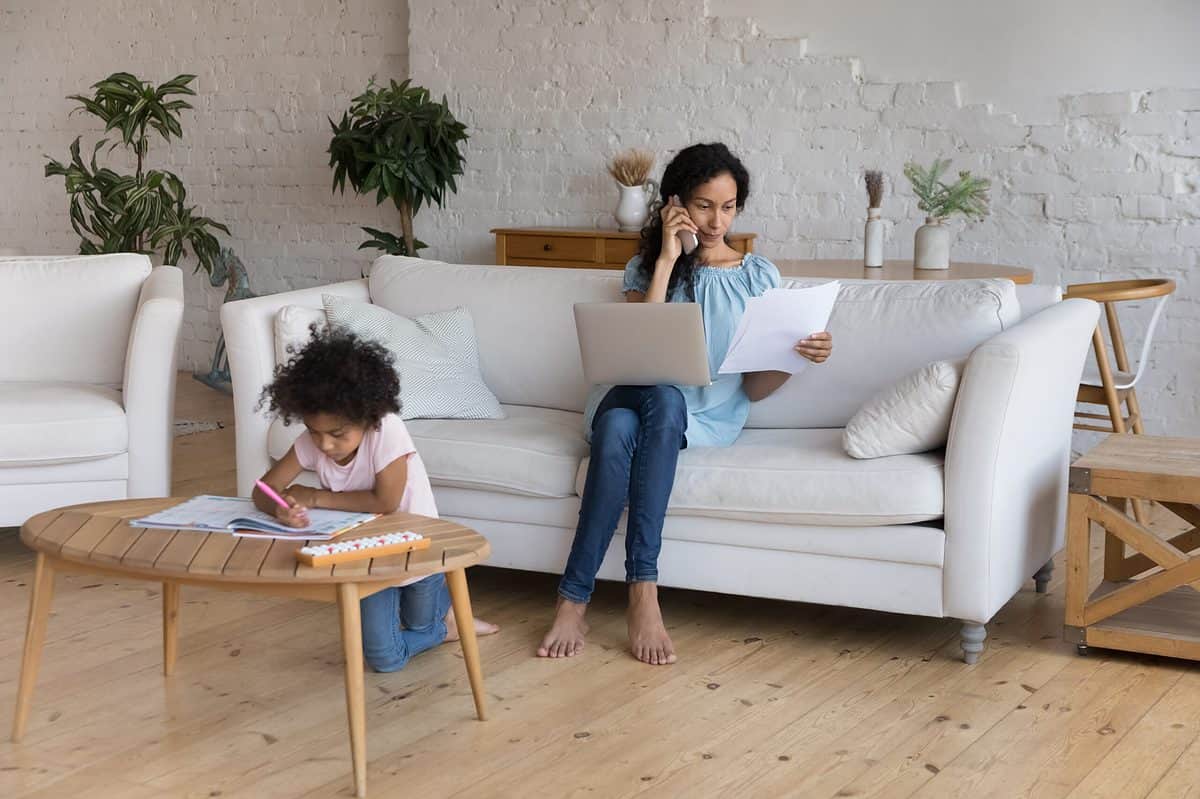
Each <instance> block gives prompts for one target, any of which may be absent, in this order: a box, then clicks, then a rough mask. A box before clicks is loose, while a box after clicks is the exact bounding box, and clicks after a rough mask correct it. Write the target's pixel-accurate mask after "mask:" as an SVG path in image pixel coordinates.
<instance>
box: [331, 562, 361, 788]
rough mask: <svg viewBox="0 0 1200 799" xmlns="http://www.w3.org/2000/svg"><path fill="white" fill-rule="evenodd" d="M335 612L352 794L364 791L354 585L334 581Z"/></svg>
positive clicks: (358, 630) (358, 618) (358, 632)
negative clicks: (339, 636)
mask: <svg viewBox="0 0 1200 799" xmlns="http://www.w3.org/2000/svg"><path fill="white" fill-rule="evenodd" d="M338 611H339V613H338V616H339V618H340V620H341V625H342V652H343V654H344V655H345V658H346V715H347V716H348V717H349V719H350V756H351V758H352V759H353V761H354V795H355V796H366V795H367V711H366V706H365V700H364V698H363V651H362V620H361V616H360V614H359V607H358V586H357V585H356V584H355V583H339V584H338Z"/></svg>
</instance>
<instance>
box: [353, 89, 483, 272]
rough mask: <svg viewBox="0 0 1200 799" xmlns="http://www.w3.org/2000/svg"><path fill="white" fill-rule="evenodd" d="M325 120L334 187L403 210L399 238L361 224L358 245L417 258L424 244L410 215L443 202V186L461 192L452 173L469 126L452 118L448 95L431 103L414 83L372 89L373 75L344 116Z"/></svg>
mask: <svg viewBox="0 0 1200 799" xmlns="http://www.w3.org/2000/svg"><path fill="white" fill-rule="evenodd" d="M329 124H330V126H331V127H332V128H333V139H332V140H331V141H330V142H329V165H330V166H331V167H333V189H334V190H335V191H341V192H342V193H345V191H346V181H347V180H348V181H349V182H350V186H351V188H353V189H354V191H355V192H356V193H357V194H368V193H370V192H372V191H373V192H375V203H376V204H377V205H378V204H380V203H382V202H383V201H384V200H387V199H390V200H391V201H392V202H393V203H394V204H395V206H396V210H397V211H399V212H400V230H401V235H400V236H396V235H394V234H392V233H389V232H387V231H385V230H376V229H375V228H368V227H364V228H363V230H364V231H365V232H366V233H368V234H369V235H370V236H371V239H369V240H368V241H365V242H363V243H362V244H361V245H359V249H360V250H361V249H363V248H366V247H373V248H376V249H380V250H383V251H384V252H387V253H389V254H391V255H414V256H415V255H417V251H418V250H420V249H422V248H424V247H425V246H426V245H425V243H424V242H422V241H420V240H419V239H417V238H416V237H415V235H414V234H413V217H414V216H415V215H416V214H417V212H418V211H420V210H421V206H422V205H427V204H428V205H432V204H433V203H437V204H438V205H439V206H441V205H442V204H443V203H444V201H445V198H446V191H447V190H449V191H452V192H454V191H458V186H457V185H456V184H455V182H454V178H455V176H457V175H461V174H462V173H463V163H464V161H465V158H464V157H463V154H462V150H461V144H462V143H463V142H464V141H466V140H467V138H468V137H467V128H466V125H464V124H462V123H461V122H459V121H458V120H457V119H455V118H454V114H452V113H451V112H450V108H449V106H448V105H447V104H446V98H445V96H443V97H442V101H441V102H440V103H439V102H434V101H433V100H432V99H431V98H430V95H429V90H427V89H425V88H422V87H420V86H414V85H412V82H411V81H408V80H406V81H404V82H403V83H396V81H391V82H390V83H389V84H388V85H387V86H376V85H375V81H374V79H372V80H371V82H370V83H369V84H368V85H367V90H366V91H365V92H363V93H362V94H360V95H359V96H358V97H355V98H354V99H353V100H351V102H350V109H349V110H348V111H346V112H345V113H343V114H342V119H341V121H340V122H334V121H333V120H332V119H330V120H329Z"/></svg>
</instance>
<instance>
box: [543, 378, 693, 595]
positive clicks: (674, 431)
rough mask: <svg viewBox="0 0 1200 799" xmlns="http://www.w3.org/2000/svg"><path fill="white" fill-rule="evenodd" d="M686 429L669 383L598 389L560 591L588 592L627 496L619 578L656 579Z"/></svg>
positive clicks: (683, 409) (681, 406)
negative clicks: (589, 456) (585, 468)
mask: <svg viewBox="0 0 1200 799" xmlns="http://www.w3.org/2000/svg"><path fill="white" fill-rule="evenodd" d="M686 430H687V403H686V402H684V399H683V394H681V393H680V392H679V389H677V388H675V387H674V386H616V387H614V388H613V389H611V390H610V391H609V392H608V394H606V395H605V396H604V399H603V401H601V403H600V407H599V408H597V409H596V415H595V416H594V417H593V418H592V459H591V462H590V464H589V465H588V473H587V481H586V482H585V483H584V488H583V499H582V501H581V503H580V505H579V525H578V526H577V527H576V528H575V541H574V543H572V544H571V554H570V556H568V557H567V565H566V568H564V569H563V577H562V581H561V582H560V583H559V584H558V593H559V595H560V596H562V597H563V598H564V599H569V600H570V601H572V602H587V601H588V600H589V599H590V598H591V596H592V590H593V589H594V588H595V587H596V572H598V571H599V570H600V564H601V563H602V562H603V561H604V553H606V552H607V551H608V545H609V543H610V542H611V541H612V537H613V533H614V532H616V529H617V522H618V521H620V519H621V511H622V510H623V509H624V507H625V502H626V500H628V502H629V523H628V526H627V528H626V531H625V580H626V582H631V583H635V582H637V583H640V582H654V581H656V580H657V579H658V553H659V550H660V549H662V527H663V517H664V516H666V513H667V500H669V499H670V498H671V487H672V486H673V485H674V483H675V463H676V462H677V461H678V460H679V450H681V449H683V448H684V447H686V446H687V439H686V438H685V437H684V433H685V431H686Z"/></svg>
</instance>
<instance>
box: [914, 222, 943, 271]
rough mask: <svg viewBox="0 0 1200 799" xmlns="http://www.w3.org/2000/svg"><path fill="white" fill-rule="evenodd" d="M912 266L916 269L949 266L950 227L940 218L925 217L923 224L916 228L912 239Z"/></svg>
mask: <svg viewBox="0 0 1200 799" xmlns="http://www.w3.org/2000/svg"><path fill="white" fill-rule="evenodd" d="M913 267H914V268H916V269H949V268H950V228H948V227H946V226H945V225H943V224H942V221H941V220H940V219H935V218H934V217H932V216H927V217H925V224H923V225H921V226H920V227H919V228H917V237H916V239H915V240H914V241H913Z"/></svg>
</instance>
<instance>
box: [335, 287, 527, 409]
mask: <svg viewBox="0 0 1200 799" xmlns="http://www.w3.org/2000/svg"><path fill="white" fill-rule="evenodd" d="M321 299H322V301H323V302H324V305H325V315H326V317H327V318H328V319H329V324H330V325H332V326H335V327H338V328H341V329H343V330H346V331H348V332H351V333H354V334H355V335H357V336H359V337H360V338H364V339H370V340H372V341H378V342H379V343H380V344H382V345H383V346H384V347H385V348H387V349H388V350H389V351H390V352H391V353H392V354H393V355H394V356H395V357H396V372H397V373H398V374H399V376H400V416H401V418H403V419H503V418H504V411H503V410H502V409H501V408H500V401H499V400H497V399H496V395H494V394H493V393H492V392H491V391H490V390H489V389H488V387H487V385H485V384H484V382H483V375H482V374H481V373H480V371H479V351H478V349H477V348H476V346H475V324H474V322H473V321H472V320H471V314H470V313H468V312H467V309H466V308H455V309H453V310H450V311H436V312H434V313H427V314H422V315H421V316H418V317H415V318H412V319H409V318H408V317H405V316H399V315H398V314H394V313H392V312H391V311H389V310H387V309H386V308H381V307H379V306H378V305H372V304H371V303H368V302H356V301H354V300H347V299H345V298H343V297H337V296H334V295H332V294H325V295H323V296H322V298H321Z"/></svg>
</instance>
